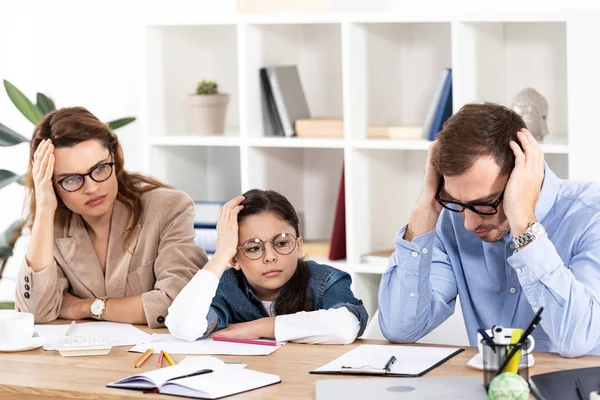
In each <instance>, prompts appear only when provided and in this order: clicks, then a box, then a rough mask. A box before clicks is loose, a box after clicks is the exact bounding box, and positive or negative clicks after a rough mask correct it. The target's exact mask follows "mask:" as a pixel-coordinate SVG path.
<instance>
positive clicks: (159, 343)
mask: <svg viewBox="0 0 600 400" xmlns="http://www.w3.org/2000/svg"><path fill="white" fill-rule="evenodd" d="M280 347H281V346H262V345H258V344H245V343H231V342H215V341H214V340H212V339H202V340H196V341H195V342H187V341H185V340H180V339H177V338H175V337H174V336H172V335H169V334H157V333H155V334H154V335H152V341H150V342H148V343H142V344H138V345H137V346H135V347H133V348H132V349H130V350H129V351H131V352H134V353H143V352H144V351H146V350H147V349H149V348H152V349H154V353H160V351H161V350H164V351H166V352H167V353H169V354H206V355H232V356H266V355H269V354H271V353H272V352H274V351H275V350H277V349H279V348H280Z"/></svg>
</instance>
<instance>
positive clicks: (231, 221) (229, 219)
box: [217, 195, 246, 260]
mask: <svg viewBox="0 0 600 400" xmlns="http://www.w3.org/2000/svg"><path fill="white" fill-rule="evenodd" d="M245 199H246V198H245V197H244V196H241V195H240V196H237V197H236V198H234V199H232V200H229V201H228V202H227V203H226V204H225V205H224V206H223V207H222V208H221V211H219V219H218V221H217V254H219V255H222V256H223V257H224V258H225V259H227V260H230V259H232V258H233V257H234V256H235V254H236V253H237V248H238V230H239V226H238V221H237V219H238V214H239V213H240V211H241V210H242V209H243V208H244V206H242V205H241V203H242V202H243V201H244V200H245Z"/></svg>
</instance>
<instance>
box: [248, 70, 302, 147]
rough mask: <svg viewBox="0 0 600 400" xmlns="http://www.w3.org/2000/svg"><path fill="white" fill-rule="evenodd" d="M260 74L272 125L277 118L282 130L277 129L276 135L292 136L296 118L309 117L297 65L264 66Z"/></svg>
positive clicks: (275, 122) (274, 124)
mask: <svg viewBox="0 0 600 400" xmlns="http://www.w3.org/2000/svg"><path fill="white" fill-rule="evenodd" d="M260 74H261V80H262V81H263V82H264V83H263V88H264V93H265V101H266V102H267V104H268V105H269V106H268V109H269V113H270V117H271V120H272V125H273V126H276V127H277V126H278V124H277V120H278V121H279V125H280V127H281V131H283V132H281V131H279V129H277V135H279V136H281V134H282V133H283V136H285V137H292V136H294V135H295V126H294V124H295V122H296V120H299V119H307V118H310V111H309V108H308V103H307V101H306V96H305V95H304V89H303V88H302V82H301V81H300V74H299V73H298V67H297V66H295V65H282V66H273V67H264V68H261V70H260ZM266 86H268V87H266ZM273 108H274V110H273ZM277 117H278V118H277Z"/></svg>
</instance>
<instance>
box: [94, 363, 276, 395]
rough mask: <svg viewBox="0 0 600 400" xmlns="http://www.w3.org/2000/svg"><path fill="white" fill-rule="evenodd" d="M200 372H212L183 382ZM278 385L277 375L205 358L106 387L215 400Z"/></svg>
mask: <svg viewBox="0 0 600 400" xmlns="http://www.w3.org/2000/svg"><path fill="white" fill-rule="evenodd" d="M199 371H212V372H207V373H202V374H201V375H195V376H190V377H185V378H182V377H183V376H185V375H190V374H194V373H197V372H199ZM175 378H177V379H175ZM279 382H281V379H280V378H279V376H277V375H271V374H265V373H262V372H257V371H253V370H249V369H243V368H238V367H234V366H228V365H227V364H225V363H223V361H221V360H219V359H217V358H212V357H206V359H203V360H199V361H198V362H187V363H183V364H178V365H174V366H172V367H167V368H161V369H156V370H153V371H149V372H145V373H142V374H138V375H132V376H128V377H127V378H123V379H121V380H118V381H116V382H112V383H109V384H108V385H106V386H108V387H111V388H120V389H134V390H157V391H158V392H159V393H161V394H170V395H175V396H186V397H194V398H202V399H218V398H221V397H225V396H230V395H232V394H236V393H242V392H246V391H248V390H253V389H258V388H260V387H264V386H269V385H273V384H275V383H279Z"/></svg>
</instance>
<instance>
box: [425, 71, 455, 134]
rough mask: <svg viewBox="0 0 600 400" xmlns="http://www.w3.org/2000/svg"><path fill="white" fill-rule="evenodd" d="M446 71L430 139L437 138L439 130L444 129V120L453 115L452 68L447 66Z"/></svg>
mask: <svg viewBox="0 0 600 400" xmlns="http://www.w3.org/2000/svg"><path fill="white" fill-rule="evenodd" d="M445 71H446V79H445V80H444V86H443V88H442V91H441V93H440V98H439V101H438V104H437V107H436V110H435V114H434V117H433V121H432V124H431V129H430V131H429V140H435V138H436V136H437V134H438V132H439V131H441V130H442V126H443V125H444V122H446V120H448V118H450V116H451V115H452V70H451V69H449V68H447V69H446V70H445Z"/></svg>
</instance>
